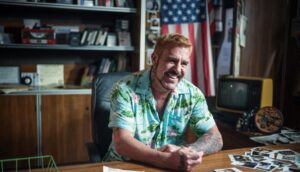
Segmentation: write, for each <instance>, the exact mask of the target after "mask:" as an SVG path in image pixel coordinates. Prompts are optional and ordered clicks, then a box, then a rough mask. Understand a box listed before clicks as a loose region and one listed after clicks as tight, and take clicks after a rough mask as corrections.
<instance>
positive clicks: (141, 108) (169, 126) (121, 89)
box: [103, 70, 215, 161]
mask: <svg viewBox="0 0 300 172" xmlns="http://www.w3.org/2000/svg"><path fill="white" fill-rule="evenodd" d="M187 125H189V126H190V128H191V130H192V131H193V132H194V133H195V134H196V135H197V136H198V137H200V136H201V135H202V134H203V133H205V132H206V131H207V130H209V129H210V128H211V127H213V126H214V125H215V121H214V119H213V117H212V115H211V113H210V112H209V110H208V107H207V103H206V101H205V97H204V95H203V94H202V92H201V91H200V90H199V88H197V87H196V86H194V85H193V84H192V83H190V82H189V81H187V80H185V79H182V80H181V81H180V82H179V83H178V85H177V86H176V88H175V89H174V90H173V91H172V93H171V95H170V97H169V99H168V102H167V105H166V106H165V109H164V112H163V115H162V118H160V117H159V114H158V111H157V109H156V101H155V99H154V96H153V94H152V90H151V80H150V70H144V71H141V72H138V73H135V74H133V75H129V76H127V77H125V78H123V79H121V80H120V81H119V82H117V83H116V84H115V85H114V87H113V89H112V94H111V112H110V122H109V125H108V126H109V127H111V128H122V129H126V130H128V131H130V132H131V133H132V135H133V137H134V138H135V139H137V140H139V141H140V142H142V143H144V144H145V145H147V146H149V147H151V148H155V149H156V148H160V147H162V146H163V145H166V144H175V145H182V144H184V143H185V142H184V141H185V139H184V138H185V133H186V129H187ZM127 159H128V158H127V157H122V156H121V155H119V154H118V153H117V152H116V149H115V145H114V140H112V143H111V145H110V147H109V150H108V153H107V154H106V156H105V157H104V159H103V160H104V161H112V160H127Z"/></svg>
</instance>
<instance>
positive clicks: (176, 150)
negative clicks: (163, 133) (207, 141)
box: [158, 144, 203, 171]
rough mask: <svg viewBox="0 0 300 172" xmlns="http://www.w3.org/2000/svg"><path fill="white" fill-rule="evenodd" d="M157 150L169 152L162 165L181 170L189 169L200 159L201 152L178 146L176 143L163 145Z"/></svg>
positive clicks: (199, 161) (198, 162)
mask: <svg viewBox="0 0 300 172" xmlns="http://www.w3.org/2000/svg"><path fill="white" fill-rule="evenodd" d="M158 150H159V151H162V152H165V153H170V154H169V156H168V158H167V159H166V161H165V162H164V165H165V166H166V167H167V168H172V169H175V170H181V171H190V170H192V168H193V167H194V166H196V165H198V164H200V163H201V161H202V156H203V152H196V151H194V150H193V149H191V148H187V147H178V146H176V145H171V144H168V145H165V146H163V147H162V148H160V149H158Z"/></svg>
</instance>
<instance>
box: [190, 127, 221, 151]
mask: <svg viewBox="0 0 300 172" xmlns="http://www.w3.org/2000/svg"><path fill="white" fill-rule="evenodd" d="M188 147H190V148H192V149H194V150H196V151H198V152H199V151H203V153H204V154H205V155H206V154H211V153H215V152H217V151H219V150H221V149H222V147H223V140H222V136H221V134H220V132H219V131H215V130H209V131H208V132H207V133H205V134H204V135H202V136H201V137H200V138H198V139H197V141H196V142H194V143H192V144H189V145H188Z"/></svg>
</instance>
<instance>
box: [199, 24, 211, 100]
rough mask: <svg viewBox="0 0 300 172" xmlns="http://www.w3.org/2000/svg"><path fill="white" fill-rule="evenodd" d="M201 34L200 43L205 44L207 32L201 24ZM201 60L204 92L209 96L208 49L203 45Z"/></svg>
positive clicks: (204, 25)
mask: <svg viewBox="0 0 300 172" xmlns="http://www.w3.org/2000/svg"><path fill="white" fill-rule="evenodd" d="M201 30H202V32H201V34H202V42H207V32H206V23H201ZM202 46H203V50H202V59H203V72H204V90H205V93H206V94H207V95H210V89H209V88H210V87H209V85H210V81H209V78H208V77H209V71H208V47H207V44H203V45H202Z"/></svg>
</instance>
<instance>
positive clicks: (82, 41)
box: [80, 29, 89, 45]
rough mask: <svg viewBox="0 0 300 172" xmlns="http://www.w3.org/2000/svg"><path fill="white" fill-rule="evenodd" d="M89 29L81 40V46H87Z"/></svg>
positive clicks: (84, 32)
mask: <svg viewBox="0 0 300 172" xmlns="http://www.w3.org/2000/svg"><path fill="white" fill-rule="evenodd" d="M88 33H89V31H88V29H85V30H84V31H83V33H82V35H81V39H80V45H85V44H86V40H87V36H88Z"/></svg>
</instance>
